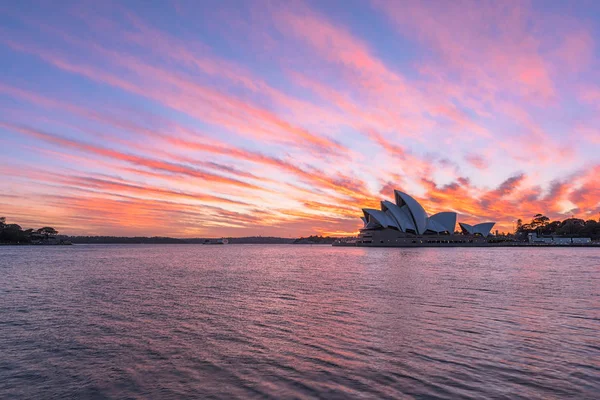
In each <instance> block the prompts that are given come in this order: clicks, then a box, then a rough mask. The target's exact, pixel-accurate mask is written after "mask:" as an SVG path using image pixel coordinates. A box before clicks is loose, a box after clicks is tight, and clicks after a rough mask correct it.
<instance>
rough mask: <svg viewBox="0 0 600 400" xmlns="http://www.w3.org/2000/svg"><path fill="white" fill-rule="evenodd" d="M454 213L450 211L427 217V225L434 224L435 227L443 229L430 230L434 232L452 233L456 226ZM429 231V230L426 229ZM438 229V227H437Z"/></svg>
mask: <svg viewBox="0 0 600 400" xmlns="http://www.w3.org/2000/svg"><path fill="white" fill-rule="evenodd" d="M456 218H457V216H456V213H455V212H450V211H444V212H440V213H437V214H434V215H432V216H431V217H429V223H432V222H435V223H436V224H437V225H439V226H441V227H442V228H443V229H441V230H435V229H431V230H432V231H434V232H445V231H448V232H450V233H453V232H454V227H455V226H456ZM428 229H429V228H428ZM438 229H439V227H438Z"/></svg>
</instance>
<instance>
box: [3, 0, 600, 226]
mask: <svg viewBox="0 0 600 400" xmlns="http://www.w3.org/2000/svg"><path fill="white" fill-rule="evenodd" d="M599 38H600V2H597V1H586V0H581V1H576V2H572V1H551V0H544V1H533V2H529V1H509V0H507V1H483V0H481V1H480V0H477V1H412V0H411V1H396V0H394V1H385V0H360V1H359V0H344V1H334V0H331V1H293V0H292V1H259V0H256V1H254V0H253V1H212V0H206V1H195V0H190V1H187V0H169V1H167V0H165V1H163V0H160V1H159V0H143V1H142V0H130V1H102V2H99V1H41V0H40V1H28V0H26V1H20V2H16V1H10V2H0V173H1V175H0V176H1V177H2V178H1V180H0V216H5V217H6V218H7V222H9V223H18V224H20V225H21V226H23V228H29V227H40V226H47V225H50V226H53V227H55V228H56V229H58V230H59V231H60V232H61V233H65V234H72V235H119V236H121V235H129V236H133V235H143V236H155V235H160V236H173V237H203V236H204V237H206V236H209V237H220V236H250V235H262V236H283V237H297V236H306V235H310V234H323V235H350V234H356V233H357V231H358V230H359V229H360V228H361V227H362V222H361V220H360V218H359V217H360V216H361V215H362V213H361V210H360V209H361V208H363V207H373V208H379V202H380V201H381V200H384V199H388V200H393V190H394V189H398V190H402V191H404V192H407V193H409V194H411V195H412V196H413V197H415V198H416V199H417V200H418V201H419V202H421V204H422V205H423V206H424V207H425V209H426V210H427V211H428V212H429V213H430V214H433V213H435V212H439V211H456V212H457V213H458V214H459V216H458V220H459V222H466V223H478V222H484V221H496V222H497V225H496V227H495V229H499V230H500V231H512V230H513V227H514V224H515V220H516V219H518V218H522V219H523V220H524V221H528V220H530V219H531V217H532V216H533V215H534V214H537V213H543V214H545V215H548V216H549V217H550V218H552V219H564V218H567V217H571V216H575V217H577V218H583V219H595V220H598V218H599V217H600V45H599V43H598V42H599V40H600V39H599Z"/></svg>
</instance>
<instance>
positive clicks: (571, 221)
mask: <svg viewBox="0 0 600 400" xmlns="http://www.w3.org/2000/svg"><path fill="white" fill-rule="evenodd" d="M529 233H537V234H538V236H542V235H555V236H568V237H589V238H592V240H598V239H600V222H598V221H595V220H593V219H589V220H587V221H586V220H583V219H580V218H567V219H565V220H563V221H551V220H550V218H548V217H547V216H545V215H543V214H536V215H534V216H533V218H532V219H531V222H528V223H523V220H521V219H519V220H517V227H516V232H515V234H516V235H517V236H520V237H522V238H526V237H527V235H528V234H529Z"/></svg>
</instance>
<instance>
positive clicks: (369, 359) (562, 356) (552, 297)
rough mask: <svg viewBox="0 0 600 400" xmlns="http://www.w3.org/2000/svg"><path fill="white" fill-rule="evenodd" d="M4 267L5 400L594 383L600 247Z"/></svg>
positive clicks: (46, 255) (524, 389)
mask: <svg viewBox="0 0 600 400" xmlns="http://www.w3.org/2000/svg"><path fill="white" fill-rule="evenodd" d="M507 252H508V253H510V257H507ZM0 274H1V275H2V277H3V279H2V280H0V296H1V297H0V298H1V300H2V301H0V329H1V335H0V354H1V355H2V357H0V398H16V399H20V398H22V399H29V398H50V399H63V398H131V399H152V398H156V399H180V398H209V399H210V398H213V399H217V398H228V399H229V398H239V399H247V398H260V399H280V398H298V399H312V398H327V399H335V398H340V399H347V398H361V399H364V398H373V399H396V398H417V399H454V398H461V399H480V398H494V399H520V398H522V399H553V398H554V399H563V398H577V399H596V398H598V393H600V344H599V343H600V342H599V341H598V335H597V332H598V330H599V328H600V286H599V285H598V284H597V282H599V281H600V250H598V249H568V248H564V249H561V248H554V249H486V248H481V249H468V248H461V249H361V248H355V249H353V248H333V247H320V246H311V247H304V246H285V245H281V246H242V245H231V246H194V245H181V246H179V245H168V246H160V245H158V246H149V245H127V246H119V245H116V246H104V245H89V246H71V247H63V248H35V247H29V248H27V247H20V248H19V247H2V248H0Z"/></svg>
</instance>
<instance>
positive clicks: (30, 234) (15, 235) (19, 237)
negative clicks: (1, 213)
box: [0, 217, 58, 244]
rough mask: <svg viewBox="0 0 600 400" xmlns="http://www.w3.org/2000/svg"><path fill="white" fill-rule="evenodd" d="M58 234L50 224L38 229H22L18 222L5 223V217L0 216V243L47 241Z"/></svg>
mask: <svg viewBox="0 0 600 400" xmlns="http://www.w3.org/2000/svg"><path fill="white" fill-rule="evenodd" d="M56 235H58V231H57V230H56V229H54V228H52V227H51V226H45V227H43V228H40V229H25V230H24V229H23V228H21V226H20V225H18V224H7V223H6V217H0V243H3V244H28V243H35V242H44V241H46V242H47V241H49V240H51V239H53V238H55V237H56Z"/></svg>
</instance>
